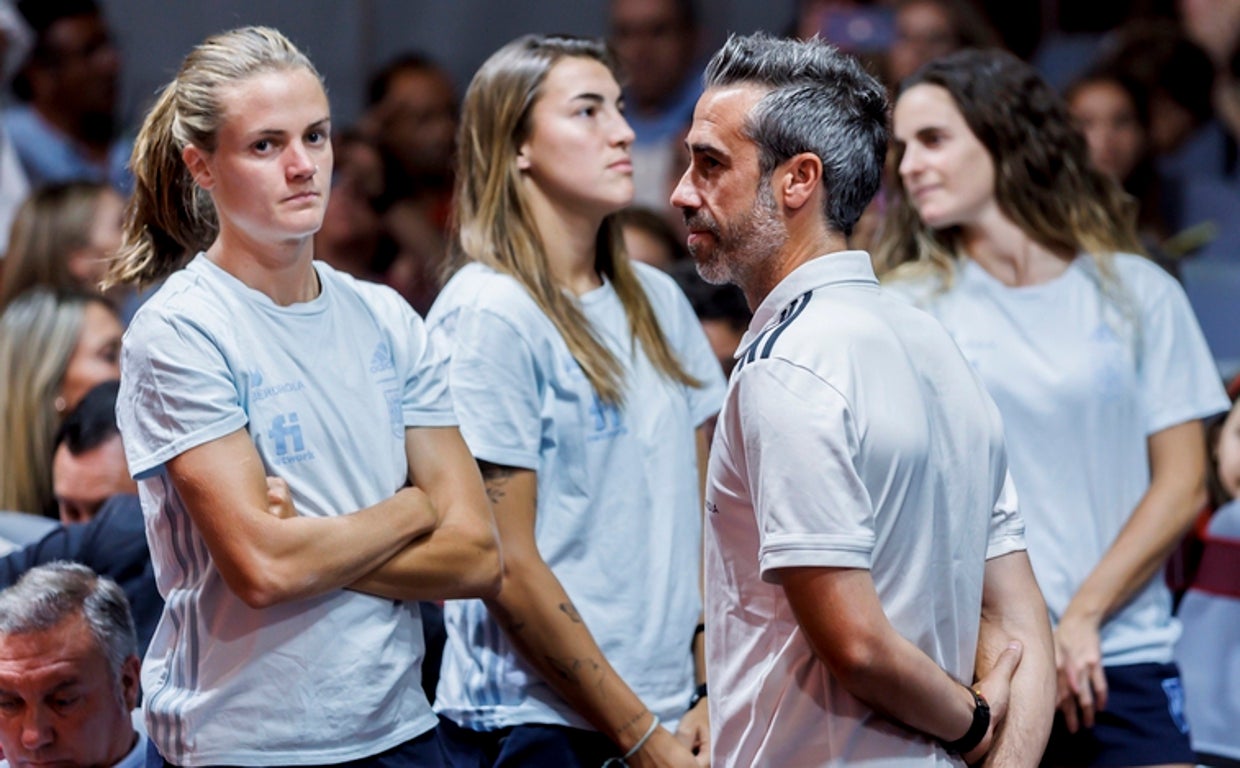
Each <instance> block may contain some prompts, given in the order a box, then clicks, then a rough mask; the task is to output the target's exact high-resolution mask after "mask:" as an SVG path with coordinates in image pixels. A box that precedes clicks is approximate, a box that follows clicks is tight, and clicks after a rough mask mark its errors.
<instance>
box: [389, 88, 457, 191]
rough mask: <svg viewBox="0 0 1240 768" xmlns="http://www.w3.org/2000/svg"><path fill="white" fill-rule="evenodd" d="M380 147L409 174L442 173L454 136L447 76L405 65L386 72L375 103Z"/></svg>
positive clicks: (449, 158)
mask: <svg viewBox="0 0 1240 768" xmlns="http://www.w3.org/2000/svg"><path fill="white" fill-rule="evenodd" d="M377 112H378V114H379V115H380V118H379V125H380V133H379V136H380V137H381V140H382V141H383V143H384V146H385V147H386V148H387V150H388V151H389V152H390V153H391V154H392V156H393V157H395V158H397V160H398V161H399V162H400V164H401V166H402V167H403V169H404V170H405V172H406V173H408V174H410V175H412V176H446V175H448V174H449V172H450V171H451V169H452V154H453V152H452V150H453V145H454V142H455V140H456V118H457V110H456V93H455V91H454V89H453V87H452V83H451V81H449V80H448V77H447V75H445V74H444V73H442V72H440V71H438V70H436V69H432V68H420V69H406V70H403V71H401V72H398V73H396V74H395V75H393V76H392V80H391V82H390V83H389V85H388V90H387V93H386V94H385V95H384V97H383V100H382V101H381V102H380V103H379V105H378V110H377Z"/></svg>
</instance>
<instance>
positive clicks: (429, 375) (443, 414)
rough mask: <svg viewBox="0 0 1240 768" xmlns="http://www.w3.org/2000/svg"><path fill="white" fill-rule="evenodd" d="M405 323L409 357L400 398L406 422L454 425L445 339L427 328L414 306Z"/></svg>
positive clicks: (454, 414)
mask: <svg viewBox="0 0 1240 768" xmlns="http://www.w3.org/2000/svg"><path fill="white" fill-rule="evenodd" d="M406 327H407V328H408V350H409V352H410V359H409V365H408V367H407V369H406V373H405V383H404V389H403V394H402V398H401V412H402V416H403V418H404V423H405V426H406V427H449V426H455V425H456V424H457V416H456V412H455V410H454V409H453V402H452V394H451V391H450V389H449V387H448V379H449V362H448V355H447V351H446V350H445V349H444V348H443V342H442V340H441V339H438V338H435V337H433V336H432V334H430V333H429V332H428V331H427V328H426V324H425V323H424V322H423V321H422V318H421V317H419V316H418V314H417V313H416V312H414V311H413V310H412V309H411V308H410V309H408V319H407V323H406Z"/></svg>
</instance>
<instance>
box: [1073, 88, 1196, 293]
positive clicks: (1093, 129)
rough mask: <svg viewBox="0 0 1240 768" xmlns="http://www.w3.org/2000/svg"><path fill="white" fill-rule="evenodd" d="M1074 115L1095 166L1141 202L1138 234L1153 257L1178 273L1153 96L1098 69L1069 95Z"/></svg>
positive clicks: (1181, 254)
mask: <svg viewBox="0 0 1240 768" xmlns="http://www.w3.org/2000/svg"><path fill="white" fill-rule="evenodd" d="M1064 100H1065V101H1066V102H1067V105H1068V111H1069V112H1071V114H1072V118H1073V120H1075V121H1076V123H1077V126H1078V127H1080V129H1081V132H1082V133H1084V134H1085V141H1086V143H1087V144H1088V145H1089V159H1090V161H1091V162H1092V163H1093V164H1094V167H1095V168H1097V169H1098V170H1100V171H1102V172H1103V173H1104V174H1106V175H1107V176H1109V177H1111V178H1112V179H1114V180H1115V181H1117V182H1119V184H1120V185H1122V186H1123V187H1124V190H1125V191H1126V192H1128V194H1130V195H1132V197H1133V198H1134V199H1135V200H1136V201H1137V206H1138V208H1137V234H1138V235H1139V236H1140V237H1141V241H1142V244H1143V245H1145V247H1146V250H1148V251H1149V252H1150V255H1151V256H1152V257H1154V258H1155V260H1156V261H1159V262H1160V263H1162V264H1163V266H1164V267H1167V268H1169V270H1170V271H1172V272H1173V273H1174V272H1175V270H1174V264H1173V260H1174V259H1175V258H1176V257H1179V256H1183V255H1184V254H1183V253H1167V252H1166V251H1165V249H1164V246H1163V243H1164V241H1165V240H1166V239H1167V237H1168V236H1170V235H1171V234H1172V233H1171V232H1170V231H1169V229H1168V226H1167V223H1166V218H1165V216H1164V205H1165V201H1164V199H1163V185H1162V181H1161V178H1160V177H1159V174H1158V171H1157V169H1156V168H1155V166H1154V156H1153V153H1152V152H1151V151H1150V106H1149V94H1148V93H1147V92H1146V91H1145V89H1144V88H1143V87H1142V86H1141V85H1140V84H1139V83H1137V82H1135V81H1134V80H1132V79H1131V78H1130V77H1127V76H1126V75H1124V74H1123V73H1121V72H1115V71H1110V70H1106V69H1094V70H1092V71H1090V72H1088V73H1086V74H1085V75H1084V76H1083V77H1081V78H1080V79H1079V80H1077V81H1076V82H1075V83H1073V84H1072V85H1071V86H1069V88H1068V90H1067V92H1066V93H1065V94H1064Z"/></svg>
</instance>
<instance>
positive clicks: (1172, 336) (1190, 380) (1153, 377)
mask: <svg viewBox="0 0 1240 768" xmlns="http://www.w3.org/2000/svg"><path fill="white" fill-rule="evenodd" d="M1150 269H1151V270H1152V269H1156V268H1155V267H1153V266H1151V267H1150ZM1157 277H1158V278H1163V279H1159V280H1158V281H1157V283H1156V285H1155V286H1153V288H1154V290H1152V291H1142V293H1143V294H1144V295H1143V297H1142V298H1143V300H1142V307H1141V310H1142V311H1141V325H1140V334H1141V335H1140V342H1141V343H1140V350H1141V352H1140V354H1141V360H1140V361H1139V364H1140V379H1141V388H1142V399H1143V403H1144V408H1145V413H1146V424H1145V429H1146V434H1149V435H1152V434H1154V433H1155V432H1160V431H1162V430H1164V429H1166V428H1168V427H1172V426H1175V425H1176V424H1182V423H1184V422H1186V421H1191V420H1193V419H1201V418H1205V417H1207V416H1211V415H1213V414H1215V413H1220V412H1222V411H1225V410H1227V408H1228V405H1229V403H1228V401H1227V395H1226V393H1225V392H1224V391H1223V384H1222V377H1221V376H1220V375H1219V372H1218V368H1217V367H1216V366H1215V364H1214V359H1213V357H1211V355H1210V348H1209V347H1208V346H1207V345H1206V340H1205V336H1204V335H1203V334H1202V332H1201V326H1200V325H1199V324H1198V323H1197V318H1196V316H1195V315H1193V310H1192V307H1191V306H1190V305H1189V303H1188V297H1187V296H1185V294H1184V289H1183V288H1181V287H1180V284H1179V283H1177V282H1175V281H1174V280H1173V279H1171V278H1170V277H1169V276H1166V275H1163V274H1158V275H1157Z"/></svg>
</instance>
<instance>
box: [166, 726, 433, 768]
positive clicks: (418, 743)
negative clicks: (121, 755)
mask: <svg viewBox="0 0 1240 768" xmlns="http://www.w3.org/2000/svg"><path fill="white" fill-rule="evenodd" d="M337 765H338V766H340V768H448V762H447V761H446V759H445V757H444V751H443V743H442V741H441V740H440V738H439V729H437V728H432V729H431V730H429V731H427V732H426V733H424V734H422V735H421V736H417V737H415V738H412V739H410V740H409V741H406V742H405V743H404V744H397V745H396V746H395V747H392V748H391V749H389V750H387V751H385V752H380V753H379V754H377V755H371V756H370V757H363V758H362V759H361V760H350V761H349V762H347V763H337ZM146 768H177V766H176V765H174V764H173V763H170V762H168V761H167V760H165V759H164V758H163V757H162V756H160V754H159V750H157V749H155V745H154V744H153V743H151V742H147V745H146Z"/></svg>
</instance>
